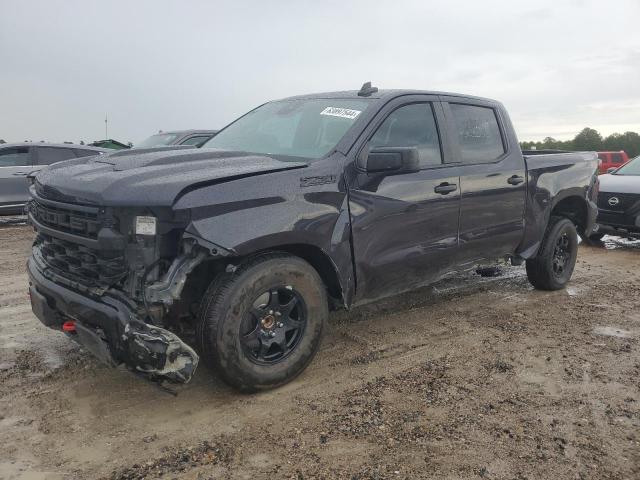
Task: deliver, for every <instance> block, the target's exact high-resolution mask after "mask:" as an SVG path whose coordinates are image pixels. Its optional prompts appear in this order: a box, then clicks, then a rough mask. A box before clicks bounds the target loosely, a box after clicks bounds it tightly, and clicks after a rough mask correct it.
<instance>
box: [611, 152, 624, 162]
mask: <svg viewBox="0 0 640 480" xmlns="http://www.w3.org/2000/svg"><path fill="white" fill-rule="evenodd" d="M623 162H624V159H623V158H622V154H621V153H612V154H611V163H623Z"/></svg>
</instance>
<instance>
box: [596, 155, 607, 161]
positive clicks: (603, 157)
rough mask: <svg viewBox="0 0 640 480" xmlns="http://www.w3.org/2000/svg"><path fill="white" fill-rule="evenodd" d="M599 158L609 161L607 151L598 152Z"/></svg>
mask: <svg viewBox="0 0 640 480" xmlns="http://www.w3.org/2000/svg"><path fill="white" fill-rule="evenodd" d="M598 158H599V159H600V160H602V161H603V162H604V163H607V154H606V153H599V154H598Z"/></svg>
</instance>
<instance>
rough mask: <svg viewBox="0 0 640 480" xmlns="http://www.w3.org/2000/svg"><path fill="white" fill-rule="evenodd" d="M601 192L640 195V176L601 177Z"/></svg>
mask: <svg viewBox="0 0 640 480" xmlns="http://www.w3.org/2000/svg"><path fill="white" fill-rule="evenodd" d="M598 179H599V180H600V191H601V192H607V193H632V194H633V193H637V194H640V176H638V175H611V174H606V175H600V176H599V177H598Z"/></svg>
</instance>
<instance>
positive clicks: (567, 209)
mask: <svg viewBox="0 0 640 480" xmlns="http://www.w3.org/2000/svg"><path fill="white" fill-rule="evenodd" d="M588 215H589V214H588V210H587V204H586V201H585V200H584V198H581V197H578V196H572V197H567V198H563V199H562V200H560V201H559V202H558V203H557V204H556V206H555V207H553V210H552V211H551V216H552V217H553V216H557V217H565V218H568V219H569V220H571V221H572V222H573V223H574V224H575V225H576V227H577V229H578V232H579V233H580V235H582V234H583V233H584V231H585V229H586V227H587V222H588V221H589V219H588Z"/></svg>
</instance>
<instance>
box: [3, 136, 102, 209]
mask: <svg viewBox="0 0 640 480" xmlns="http://www.w3.org/2000/svg"><path fill="white" fill-rule="evenodd" d="M106 151H109V150H105V149H104V148H96V147H89V146H85V145H74V144H66V143H64V144H55V143H29V142H25V143H5V144H1V145H0V215H19V214H21V213H22V211H23V209H24V206H25V204H26V203H27V201H28V200H29V182H28V180H27V176H28V175H29V174H31V173H34V172H37V171H39V170H41V169H42V168H43V167H46V166H47V165H51V164H52V163H56V162H60V161H62V160H69V159H71V158H79V157H89V156H93V155H100V154H102V153H103V152H106Z"/></svg>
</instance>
